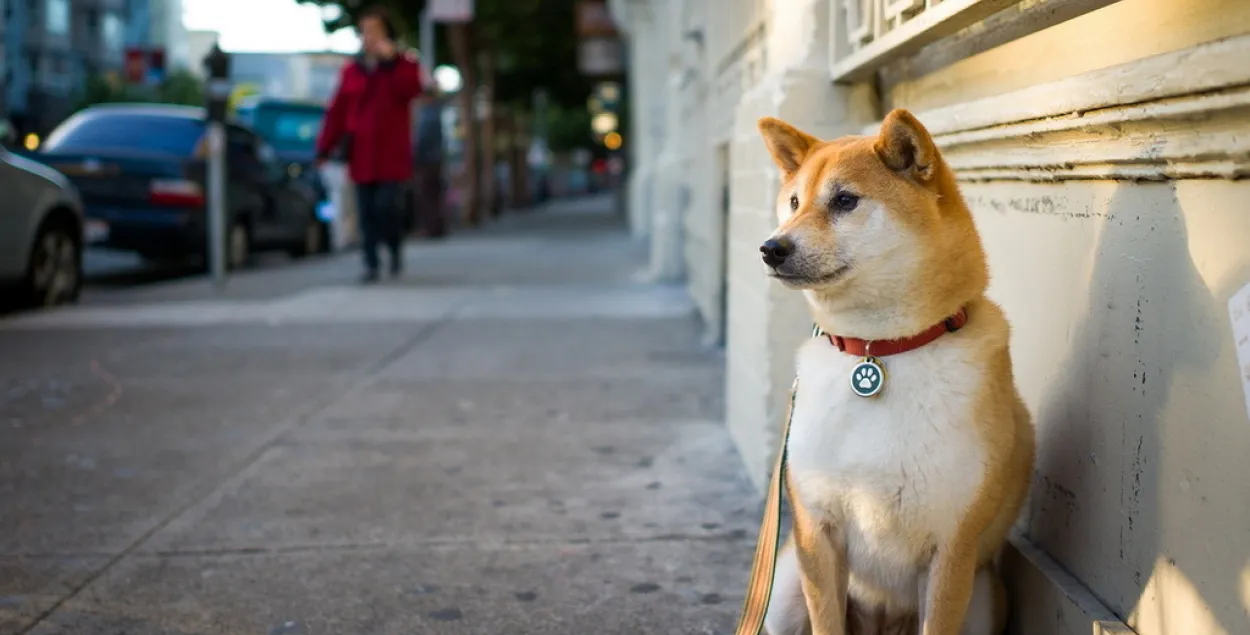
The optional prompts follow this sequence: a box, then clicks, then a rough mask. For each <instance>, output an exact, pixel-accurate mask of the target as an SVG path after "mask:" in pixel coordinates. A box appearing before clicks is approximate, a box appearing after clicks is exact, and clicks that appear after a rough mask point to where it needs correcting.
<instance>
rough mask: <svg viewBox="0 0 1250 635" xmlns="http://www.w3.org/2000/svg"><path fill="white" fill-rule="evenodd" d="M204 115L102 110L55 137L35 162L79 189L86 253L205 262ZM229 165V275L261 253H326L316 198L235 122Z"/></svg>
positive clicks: (190, 110)
mask: <svg viewBox="0 0 1250 635" xmlns="http://www.w3.org/2000/svg"><path fill="white" fill-rule="evenodd" d="M204 116H205V113H204V110H203V109H202V108H196V107H190V106H173V105H165V104H102V105H97V106H92V107H89V108H86V109H84V110H81V111H79V112H77V113H75V114H74V115H73V116H71V117H70V118H69V119H67V120H66V121H65V122H64V123H62V124H61V125H60V126H57V128H56V129H55V130H53V131H52V133H51V134H49V135H48V139H47V142H46V143H44V145H43V146H42V147H41V148H39V150H38V155H37V157H38V158H39V159H41V160H42V161H44V162H45V163H47V164H48V165H49V166H51V167H53V168H55V169H57V170H59V171H60V172H62V173H63V174H65V175H66V176H68V177H69V178H70V180H71V181H72V182H73V184H74V185H75V186H76V187H77V188H78V191H79V193H80V194H81V196H82V200H83V205H84V213H85V216H86V235H87V238H88V244H90V245H99V246H102V247H107V248H111V249H118V250H124V251H132V252H137V253H138V254H140V255H141V256H143V257H145V258H148V259H151V260H183V259H188V258H192V259H198V260H200V261H201V262H207V257H206V256H207V253H208V233H207V232H208V217H207V212H206V198H205V189H206V176H207V170H206V163H205V160H204V147H205V145H204V144H205V141H204V137H205V131H206V122H205V119H204ZM226 165H227V176H226V191H227V194H226V201H227V203H226V236H225V243H226V244H225V253H226V261H227V262H226V265H227V267H229V268H231V269H237V268H240V267H243V266H245V265H246V264H247V263H248V261H249V260H250V258H251V255H252V253H253V252H256V251H263V250H275V249H279V250H285V251H287V252H289V253H290V254H291V255H292V256H295V257H299V256H305V255H309V254H314V253H318V252H320V251H322V249H323V245H324V238H325V230H324V227H323V223H321V221H320V220H319V219H318V218H317V215H316V202H317V196H316V194H315V192H313V190H312V188H311V187H309V186H308V184H307V183H305V182H303V181H302V180H299V179H297V178H294V177H293V176H292V175H291V174H289V172H288V171H287V169H286V166H285V165H283V164H282V163H281V162H280V161H279V160H278V158H277V156H276V153H275V152H274V150H273V148H272V147H270V146H269V144H268V143H266V142H265V140H264V139H262V138H261V137H259V136H258V135H257V134H256V133H254V132H253V131H251V130H249V129H248V128H246V127H244V126H240V125H238V124H237V123H233V122H231V123H228V124H227V126H226Z"/></svg>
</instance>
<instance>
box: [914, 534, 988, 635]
mask: <svg viewBox="0 0 1250 635" xmlns="http://www.w3.org/2000/svg"><path fill="white" fill-rule="evenodd" d="M976 572H977V541H976V538H975V536H972V537H963V536H960V537H958V538H957V539H956V540H953V541H951V543H950V544H947V545H943V546H941V547H939V548H938V551H937V554H936V556H935V557H934V559H933V564H932V565H931V566H930V568H929V576H928V579H927V580H925V583H924V584H922V585H921V589H922V591H921V592H922V593H923V594H924V595H925V597H922V598H920V601H921V609H920V618H921V630H920V632H921V635H959V633H960V631H961V630H962V628H963V622H964V615H965V614H966V613H967V612H968V603H969V601H971V599H972V585H973V581H974V580H975V579H976Z"/></svg>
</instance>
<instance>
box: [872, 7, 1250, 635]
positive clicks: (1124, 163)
mask: <svg viewBox="0 0 1250 635" xmlns="http://www.w3.org/2000/svg"><path fill="white" fill-rule="evenodd" d="M1182 4H1183V5H1184V6H1183V7H1182V6H1181V5H1182ZM1246 33H1250V3H1245V2H1240V1H1239V0H1194V1H1192V2H1186V3H1176V2H1171V1H1170V0H1123V1H1122V2H1119V3H1116V4H1112V5H1110V6H1108V7H1106V8H1103V9H1100V10H1097V11H1094V12H1092V13H1089V14H1088V15H1085V16H1083V17H1080V18H1077V19H1073V20H1071V21H1068V22H1065V23H1063V24H1060V25H1057V26H1054V27H1051V28H1050V29H1047V30H1044V31H1041V32H1039V33H1036V34H1034V35H1030V36H1028V37H1025V38H1022V39H1020V40H1017V41H1014V42H1012V43H1009V44H1006V45H1003V46H1000V47H997V48H994V49H991V50H989V51H986V52H985V53H982V54H980V55H976V56H973V57H971V58H968V59H966V60H964V61H961V62H958V63H955V64H952V65H950V66H947V67H944V68H942V69H939V70H937V71H935V72H932V73H929V74H927V75H919V76H915V77H908V78H904V79H903V80H902V81H898V82H896V83H895V84H894V85H892V86H891V87H890V90H889V91H888V92H887V94H886V95H885V98H886V101H887V102H888V103H890V104H891V105H896V106H904V107H908V108H912V109H914V110H916V111H918V112H919V114H920V116H921V119H922V120H923V121H925V122H926V124H927V125H929V126H930V127H931V129H933V130H934V131H935V133H936V134H937V135H938V139H939V143H940V144H941V145H942V146H943V147H944V151H945V152H946V153H947V156H948V158H949V160H950V161H951V163H952V165H953V166H955V167H956V168H957V169H958V170H959V171H960V174H961V177H962V179H963V181H964V183H963V188H964V192H965V195H966V196H967V198H968V201H969V203H970V205H971V206H972V208H973V210H974V212H975V215H976V219H977V223H978V226H979V228H980V231H981V233H982V237H983V239H984V242H985V245H986V249H987V252H988V254H989V258H990V266H991V272H992V277H993V282H992V285H991V290H990V294H991V296H992V297H994V298H995V299H996V300H998V301H999V302H1001V303H1002V304H1003V306H1004V308H1005V309H1006V312H1007V315H1008V316H1009V318H1010V319H1011V321H1012V325H1013V337H1012V346H1013V357H1014V361H1015V366H1016V373H1017V381H1018V383H1019V385H1020V387H1021V389H1022V392H1023V394H1024V396H1025V399H1026V401H1027V403H1028V405H1029V408H1030V410H1031V412H1032V413H1033V414H1034V416H1035V419H1036V425H1037V435H1038V440H1039V446H1038V462H1037V466H1036V475H1035V483H1034V487H1033V491H1032V496H1031V502H1030V505H1029V508H1028V510H1027V514H1028V519H1027V524H1026V525H1025V526H1026V527H1027V531H1028V538H1029V540H1030V541H1031V542H1032V543H1033V544H1035V545H1037V546H1038V547H1040V548H1041V549H1043V550H1044V551H1045V552H1046V553H1047V554H1048V555H1049V556H1050V557H1052V558H1054V559H1055V560H1056V561H1058V563H1059V564H1060V565H1061V566H1062V567H1063V568H1064V569H1066V571H1067V572H1068V573H1070V574H1071V575H1072V576H1074V577H1075V578H1076V579H1077V580H1079V582H1080V583H1081V584H1083V585H1084V586H1086V587H1088V589H1089V590H1090V591H1092V593H1093V595H1094V596H1096V597H1097V598H1098V599H1099V600H1101V601H1102V602H1103V603H1105V604H1106V605H1107V606H1108V607H1109V608H1110V609H1111V610H1112V611H1114V612H1115V614H1116V615H1118V616H1120V617H1122V618H1124V619H1125V621H1126V622H1127V623H1128V624H1129V626H1131V627H1132V628H1133V629H1134V630H1135V631H1136V632H1137V633H1139V634H1140V635H1164V634H1174V633H1203V634H1208V633H1210V634H1223V633H1227V634H1230V635H1231V634H1239V633H1247V632H1250V617H1248V615H1250V613H1248V611H1250V556H1247V555H1246V554H1247V553H1250V503H1247V502H1246V496H1247V494H1246V485H1247V484H1248V483H1250V467H1248V466H1247V464H1246V462H1245V460H1244V457H1245V456H1247V455H1248V451H1250V414H1248V413H1247V407H1246V400H1245V395H1244V394H1243V390H1242V384H1241V377H1240V374H1241V373H1240V369H1239V368H1238V362H1237V359H1236V350H1235V343H1234V339H1233V333H1232V330H1231V325H1230V321H1229V309H1228V302H1229V299H1230V297H1231V296H1232V295H1233V294H1234V293H1236V292H1237V291H1238V290H1239V289H1240V288H1242V287H1243V286H1245V285H1247V284H1250V214H1247V205H1246V202H1245V201H1246V200H1248V199H1247V197H1248V196H1250V182H1247V181H1242V180H1239V179H1240V177H1243V176H1245V175H1246V174H1247V173H1250V163H1248V162H1247V156H1250V154H1248V153H1250V138H1247V136H1246V134H1245V131H1246V130H1247V127H1246V126H1247V121H1250V91H1247V90H1246V89H1245V88H1244V86H1246V85H1247V84H1250V69H1248V68H1247V67H1246V64H1245V60H1247V59H1250V36H1245V35H1242V34H1246ZM1073 42H1082V43H1085V44H1084V45H1083V46H1079V47H1075V46H1072V45H1071V43H1073ZM900 66H903V67H905V66H906V65H900ZM1074 113H1075V114H1074ZM869 128H871V127H869ZM1016 595H1017V597H1016V601H1017V603H1018V604H1020V605H1022V606H1026V607H1028V608H1027V609H1026V612H1027V611H1032V614H1033V617H1034V619H1029V620H1025V619H1018V620H1017V623H1016V626H1015V630H1014V632H1016V633H1022V634H1023V633H1029V634H1031V633H1038V634H1042V633H1052V632H1055V631H1056V630H1057V629H1056V623H1057V622H1058V621H1059V620H1058V619H1057V618H1055V617H1053V616H1043V615H1040V614H1038V613H1037V611H1036V606H1037V605H1038V604H1041V602H1039V601H1038V598H1039V596H1038V594H1037V593H1034V592H1028V591H1025V590H1022V589H1021V587H1020V584H1017V587H1016Z"/></svg>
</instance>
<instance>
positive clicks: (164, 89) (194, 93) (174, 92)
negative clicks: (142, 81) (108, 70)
mask: <svg viewBox="0 0 1250 635" xmlns="http://www.w3.org/2000/svg"><path fill="white" fill-rule="evenodd" d="M115 102H145V103H158V104H181V105H184V106H202V105H203V104H204V82H203V81H202V80H200V78H199V77H197V76H196V75H195V74H194V73H192V72H191V71H187V70H176V71H173V72H171V73H169V74H168V75H167V76H166V77H165V79H164V80H162V81H161V82H160V83H159V84H157V85H155V86H147V85H135V84H124V83H121V82H119V81H117V80H116V79H114V78H111V77H108V76H104V75H93V76H91V77H88V78H87V81H86V82H85V84H84V86H83V89H82V92H81V93H80V94H79V98H78V104H77V108H76V110H77V109H82V108H86V107H87V106H91V105H94V104H103V103H115Z"/></svg>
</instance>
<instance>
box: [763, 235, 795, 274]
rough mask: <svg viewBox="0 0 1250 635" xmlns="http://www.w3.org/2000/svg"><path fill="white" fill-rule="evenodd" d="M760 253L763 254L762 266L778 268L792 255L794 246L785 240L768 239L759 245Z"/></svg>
mask: <svg viewBox="0 0 1250 635" xmlns="http://www.w3.org/2000/svg"><path fill="white" fill-rule="evenodd" d="M760 253H762V254H764V264H766V265H768V266H769V267H780V266H781V265H782V263H784V262H785V261H786V258H789V257H790V254H792V253H794V245H792V244H791V243H790V241H788V240H786V239H785V238H769V239H768V240H765V241H764V244H763V245H760Z"/></svg>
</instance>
